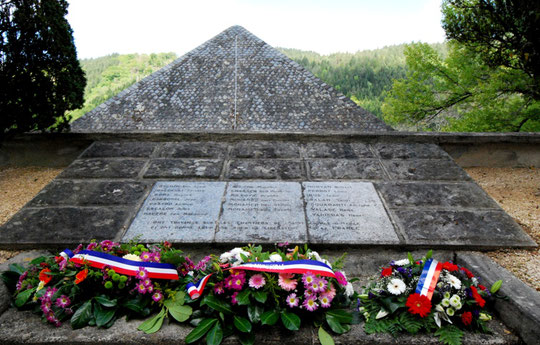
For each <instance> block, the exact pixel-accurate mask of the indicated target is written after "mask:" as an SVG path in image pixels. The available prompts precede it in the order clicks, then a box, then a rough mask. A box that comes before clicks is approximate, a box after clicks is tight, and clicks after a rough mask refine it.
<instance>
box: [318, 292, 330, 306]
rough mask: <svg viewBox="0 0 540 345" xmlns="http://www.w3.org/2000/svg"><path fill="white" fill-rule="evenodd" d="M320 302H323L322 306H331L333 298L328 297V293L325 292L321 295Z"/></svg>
mask: <svg viewBox="0 0 540 345" xmlns="http://www.w3.org/2000/svg"><path fill="white" fill-rule="evenodd" d="M319 302H321V307H323V308H329V307H330V303H331V302H332V300H331V299H330V298H328V295H326V294H323V295H321V296H319Z"/></svg>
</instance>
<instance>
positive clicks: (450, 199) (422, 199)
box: [376, 182, 499, 209]
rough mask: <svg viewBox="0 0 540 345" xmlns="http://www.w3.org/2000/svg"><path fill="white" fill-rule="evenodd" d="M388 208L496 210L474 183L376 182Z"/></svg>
mask: <svg viewBox="0 0 540 345" xmlns="http://www.w3.org/2000/svg"><path fill="white" fill-rule="evenodd" d="M376 186H377V189H378V190H379V191H380V192H381V195H382V197H383V198H384V199H385V200H386V203H387V205H388V206H389V207H391V208H394V207H469V208H496V209H499V206H497V204H496V203H495V201H493V199H491V198H490V197H489V196H488V195H487V194H486V193H485V192H484V191H483V190H482V188H480V187H479V186H478V185H477V184H475V183H472V182H471V183H469V182H464V183H444V182H442V183H433V182H380V183H377V184H376Z"/></svg>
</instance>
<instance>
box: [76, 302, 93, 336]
mask: <svg viewBox="0 0 540 345" xmlns="http://www.w3.org/2000/svg"><path fill="white" fill-rule="evenodd" d="M91 319H92V300H91V299H90V300H88V301H86V302H84V303H83V305H82V306H80V307H79V309H77V311H76V312H75V313H74V314H73V316H72V317H71V327H72V328H73V329H78V328H83V327H84V326H86V325H87V324H88V322H90V320H91Z"/></svg>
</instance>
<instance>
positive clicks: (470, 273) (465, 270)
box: [461, 267, 474, 279]
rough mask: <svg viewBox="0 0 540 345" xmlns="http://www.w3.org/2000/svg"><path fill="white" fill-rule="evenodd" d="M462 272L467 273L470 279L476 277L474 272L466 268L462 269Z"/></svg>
mask: <svg viewBox="0 0 540 345" xmlns="http://www.w3.org/2000/svg"><path fill="white" fill-rule="evenodd" d="M461 270H462V271H463V272H465V274H466V275H467V277H468V278H469V279H471V278H472V277H474V274H472V272H471V271H469V270H468V269H466V268H465V267H461Z"/></svg>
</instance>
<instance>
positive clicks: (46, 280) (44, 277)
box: [39, 268, 52, 285]
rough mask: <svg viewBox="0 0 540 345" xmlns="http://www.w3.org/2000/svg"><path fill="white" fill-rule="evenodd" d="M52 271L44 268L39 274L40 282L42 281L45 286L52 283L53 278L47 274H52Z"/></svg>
mask: <svg viewBox="0 0 540 345" xmlns="http://www.w3.org/2000/svg"><path fill="white" fill-rule="evenodd" d="M50 271H51V270H50V269H48V268H44V269H42V270H41V272H39V281H42V282H43V285H47V284H48V283H49V282H50V281H51V279H52V276H51V275H49V274H47V272H50Z"/></svg>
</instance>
